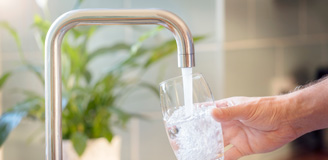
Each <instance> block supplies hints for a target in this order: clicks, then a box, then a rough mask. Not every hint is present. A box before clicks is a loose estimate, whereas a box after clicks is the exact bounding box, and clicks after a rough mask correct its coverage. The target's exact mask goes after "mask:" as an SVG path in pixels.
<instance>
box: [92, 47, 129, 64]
mask: <svg viewBox="0 0 328 160" xmlns="http://www.w3.org/2000/svg"><path fill="white" fill-rule="evenodd" d="M129 49H130V46H129V45H127V44H125V43H117V44H115V45H113V46H109V47H102V48H98V49H97V50H95V51H93V52H91V53H90V54H89V57H88V61H91V60H93V59H94V58H96V57H98V56H101V55H104V54H109V53H115V52H116V51H119V50H129Z"/></svg>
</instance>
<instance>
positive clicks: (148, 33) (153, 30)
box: [131, 26, 164, 54]
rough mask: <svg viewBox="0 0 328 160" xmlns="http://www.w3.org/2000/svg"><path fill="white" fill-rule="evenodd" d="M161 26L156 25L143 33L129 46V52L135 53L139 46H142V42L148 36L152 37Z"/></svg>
mask: <svg viewBox="0 0 328 160" xmlns="http://www.w3.org/2000/svg"><path fill="white" fill-rule="evenodd" d="M163 29H164V27H163V26H157V27H156V28H154V29H152V30H150V31H148V32H146V33H144V34H143V35H141V36H140V37H139V39H138V41H137V43H135V44H134V45H132V46H131V54H136V53H137V52H138V50H139V48H140V47H141V46H142V44H143V43H144V42H145V41H146V40H147V39H149V38H151V37H154V36H155V35H157V34H158V33H159V32H160V31H161V30H163Z"/></svg>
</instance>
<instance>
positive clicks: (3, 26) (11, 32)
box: [0, 21, 22, 52]
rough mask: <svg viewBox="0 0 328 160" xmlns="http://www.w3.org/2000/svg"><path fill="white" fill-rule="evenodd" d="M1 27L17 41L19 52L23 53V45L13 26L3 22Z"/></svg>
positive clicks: (0, 23)
mask: <svg viewBox="0 0 328 160" xmlns="http://www.w3.org/2000/svg"><path fill="white" fill-rule="evenodd" d="M0 27H2V28H4V29H6V30H7V31H8V32H9V33H10V34H11V36H12V37H13V38H14V39H15V42H16V45H17V47H18V49H19V51H20V52H21V51H22V43H21V41H20V39H19V36H18V34H17V31H16V30H15V29H14V28H13V27H12V26H10V25H9V23H8V22H3V21H2V22H0Z"/></svg>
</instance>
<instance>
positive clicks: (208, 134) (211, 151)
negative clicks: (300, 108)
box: [160, 74, 224, 160]
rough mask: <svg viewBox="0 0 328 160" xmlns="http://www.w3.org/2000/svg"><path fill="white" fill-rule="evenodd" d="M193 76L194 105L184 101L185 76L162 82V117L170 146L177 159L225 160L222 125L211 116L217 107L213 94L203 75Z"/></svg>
mask: <svg viewBox="0 0 328 160" xmlns="http://www.w3.org/2000/svg"><path fill="white" fill-rule="evenodd" d="M191 77H192V89H191V91H192V105H191V106H186V104H190V103H186V102H185V100H184V99H185V98H184V88H183V85H184V84H183V82H184V81H183V77H182V76H180V77H176V78H172V79H169V80H166V81H164V82H162V83H160V99H161V108H162V113H163V120H164V123H165V127H166V133H167V136H168V139H169V141H170V144H171V147H172V149H173V151H174V153H175V156H176V157H177V159H178V160H223V151H224V145H223V138H222V128H221V124H220V123H218V122H217V121H215V120H214V119H213V118H212V116H211V111H212V109H213V108H214V107H215V103H214V99H213V96H212V93H211V91H210V88H209V87H208V85H207V83H206V81H205V79H204V78H203V76H202V75H201V74H192V76H191ZM189 90H190V89H189Z"/></svg>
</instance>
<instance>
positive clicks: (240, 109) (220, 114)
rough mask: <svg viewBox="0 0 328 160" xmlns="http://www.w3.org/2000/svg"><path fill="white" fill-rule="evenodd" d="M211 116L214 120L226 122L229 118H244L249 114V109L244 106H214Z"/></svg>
mask: <svg viewBox="0 0 328 160" xmlns="http://www.w3.org/2000/svg"><path fill="white" fill-rule="evenodd" d="M212 116H213V118H214V119H215V120H216V121H219V122H226V121H231V120H245V119H247V118H248V116H249V110H248V109H246V107H245V106H242V105H237V106H233V107H221V108H214V109H213V110H212Z"/></svg>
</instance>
